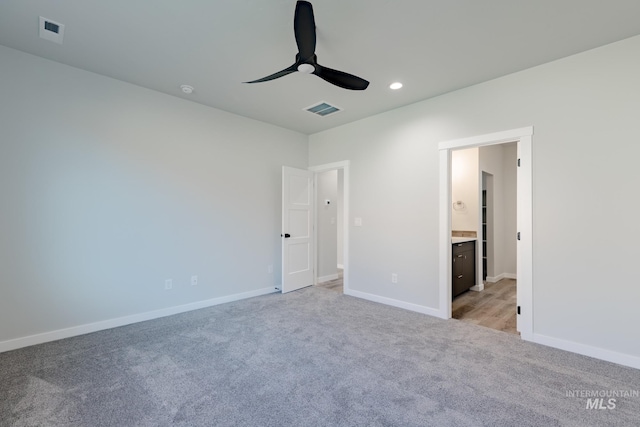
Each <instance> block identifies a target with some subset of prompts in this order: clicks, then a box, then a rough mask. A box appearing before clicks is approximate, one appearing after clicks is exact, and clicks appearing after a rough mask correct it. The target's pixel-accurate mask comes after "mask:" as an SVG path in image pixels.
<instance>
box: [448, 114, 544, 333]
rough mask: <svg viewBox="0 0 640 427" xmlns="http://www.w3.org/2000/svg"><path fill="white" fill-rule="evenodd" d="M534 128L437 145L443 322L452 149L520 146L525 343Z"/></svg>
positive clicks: (529, 314) (529, 312) (529, 316)
mask: <svg viewBox="0 0 640 427" xmlns="http://www.w3.org/2000/svg"><path fill="white" fill-rule="evenodd" d="M532 135H533V127H532V126H530V127H525V128H519V129H512V130H507V131H502V132H495V133H490V134H486V135H479V136H473V137H470V138H462V139H456V140H451V141H442V142H440V143H439V144H438V148H439V150H440V197H439V199H440V200H439V201H440V221H439V224H440V259H439V269H440V275H439V278H440V287H439V290H440V298H439V302H440V306H439V310H438V311H439V315H438V317H441V318H443V319H450V318H451V273H450V272H451V172H450V171H451V151H452V149H459V148H471V147H480V146H487V145H496V144H502V143H505V142H517V144H518V158H519V159H520V167H519V168H518V183H517V186H518V188H517V192H518V209H517V216H518V220H517V223H518V231H519V232H520V233H521V236H522V237H521V240H520V241H518V255H517V257H518V261H517V267H518V295H517V298H518V305H519V306H520V307H521V313H522V314H520V315H518V330H519V331H520V336H521V338H522V339H523V340H527V341H531V340H532V335H533V278H532V271H533V269H532V262H533V256H532V252H533V242H532V237H533V233H532V229H533V227H532V221H533V217H532V198H533V192H532V186H531V184H532V172H531V165H532V160H531V145H532Z"/></svg>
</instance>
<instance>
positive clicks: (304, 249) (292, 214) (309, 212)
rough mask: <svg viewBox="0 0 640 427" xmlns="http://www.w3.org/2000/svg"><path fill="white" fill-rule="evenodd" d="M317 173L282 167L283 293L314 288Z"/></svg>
mask: <svg viewBox="0 0 640 427" xmlns="http://www.w3.org/2000/svg"><path fill="white" fill-rule="evenodd" d="M313 213H314V201H313V173H312V172H310V171H307V170H304V169H295V168H290V167H287V166H283V167H282V233H281V234H282V293H285V292H291V291H295V290H297V289H300V288H304V287H306V286H311V285H313V259H314V258H313V251H314V244H313Z"/></svg>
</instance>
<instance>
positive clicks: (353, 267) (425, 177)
mask: <svg viewBox="0 0 640 427" xmlns="http://www.w3.org/2000/svg"><path fill="white" fill-rule="evenodd" d="M639 51H640V37H634V38H630V39H627V40H624V41H621V42H618V43H615V44H611V45H608V46H604V47H602V48H599V49H595V50H592V51H588V52H585V53H582V54H579V55H575V56H572V57H568V58H565V59H562V60H559V61H555V62H552V63H549V64H546V65H542V66H539V67H536V68H532V69H529V70H526V71H523V72H520V73H516V74H512V75H509V76H506V77H503V78H499V79H496V80H493V81H490V82H487V83H483V84H479V85H476V86H472V87H469V88H466V89H462V90H460V91H457V92H453V93H449V94H446V95H443V96H440V97H437V98H433V99H430V100H426V101H423V102H419V103H416V104H413V105H410V106H407V107H403V108H398V109H396V110H393V111H390V112H387V113H384V114H380V115H377V116H373V117H369V118H367V119H364V120H361V121H358V122H356V123H352V124H348V125H345V126H341V127H338V128H335V129H332V130H328V131H325V132H322V133H318V134H314V135H311V137H310V145H309V158H310V164H311V165H322V164H326V163H331V162H336V161H343V160H350V161H351V171H350V194H351V200H350V215H351V218H349V221H350V224H353V217H361V218H362V219H363V226H362V227H353V226H351V228H350V251H351V252H350V257H349V261H350V264H349V266H350V271H349V277H350V288H352V289H353V290H356V291H360V292H362V293H368V294H370V295H376V296H380V297H386V298H392V299H395V300H398V301H404V302H410V303H413V304H419V305H422V306H425V307H431V308H438V304H439V300H438V290H439V285H438V277H439V271H438V268H439V267H438V257H439V248H438V220H439V218H438V214H439V206H438V205H439V177H438V172H439V151H438V143H439V142H441V141H448V140H452V139H457V138H463V137H471V136H475V135H482V134H487V133H492V132H497V131H503V130H508V129H516V128H521V127H525V126H534V131H535V135H534V136H533V231H534V235H533V309H534V314H533V322H534V323H533V332H534V334H536V335H538V336H546V337H550V338H553V339H555V340H558V341H559V342H560V341H561V342H563V343H575V344H577V345H582V346H589V348H593V349H607V350H609V351H611V352H615V353H616V354H623V355H629V356H635V357H636V358H637V357H640V340H637V339H634V338H635V337H636V336H637V330H636V327H637V325H638V324H640V310H638V309H637V301H638V300H639V299H640V286H638V285H637V283H638V281H637V280H634V279H630V278H629V276H628V272H629V269H628V265H629V264H628V263H629V258H628V257H627V256H622V255H621V252H620V242H621V240H620V238H621V236H624V238H625V241H629V242H634V241H638V240H640V221H638V220H637V218H636V217H637V215H635V214H633V213H632V212H630V211H629V209H631V211H633V209H632V208H631V206H635V205H631V204H630V202H629V200H630V197H631V198H633V197H634V195H635V194H637V192H638V190H637V186H638V182H640V168H638V167H637V163H638V158H640V143H639V141H638V136H637V122H638V112H639V111H640V97H639V96H638V93H640V55H638V54H637V53H638V52H639ZM405 87H406V88H407V90H410V85H409V84H406V85H405ZM636 254H637V251H633V253H632V254H631V256H632V257H633V256H636ZM392 272H397V273H398V277H399V281H398V283H397V284H392V283H391V281H390V279H389V278H390V275H391V273H392ZM635 360H638V359H635Z"/></svg>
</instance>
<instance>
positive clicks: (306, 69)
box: [298, 64, 316, 74]
mask: <svg viewBox="0 0 640 427" xmlns="http://www.w3.org/2000/svg"><path fill="white" fill-rule="evenodd" d="M315 70H316V67H314V66H313V65H311V64H300V65H298V71H300V72H301V73H305V74H311V73H313V72H314V71H315Z"/></svg>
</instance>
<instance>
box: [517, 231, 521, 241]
mask: <svg viewBox="0 0 640 427" xmlns="http://www.w3.org/2000/svg"><path fill="white" fill-rule="evenodd" d="M517 237H518V240H520V232H519V231H518V235H517Z"/></svg>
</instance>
